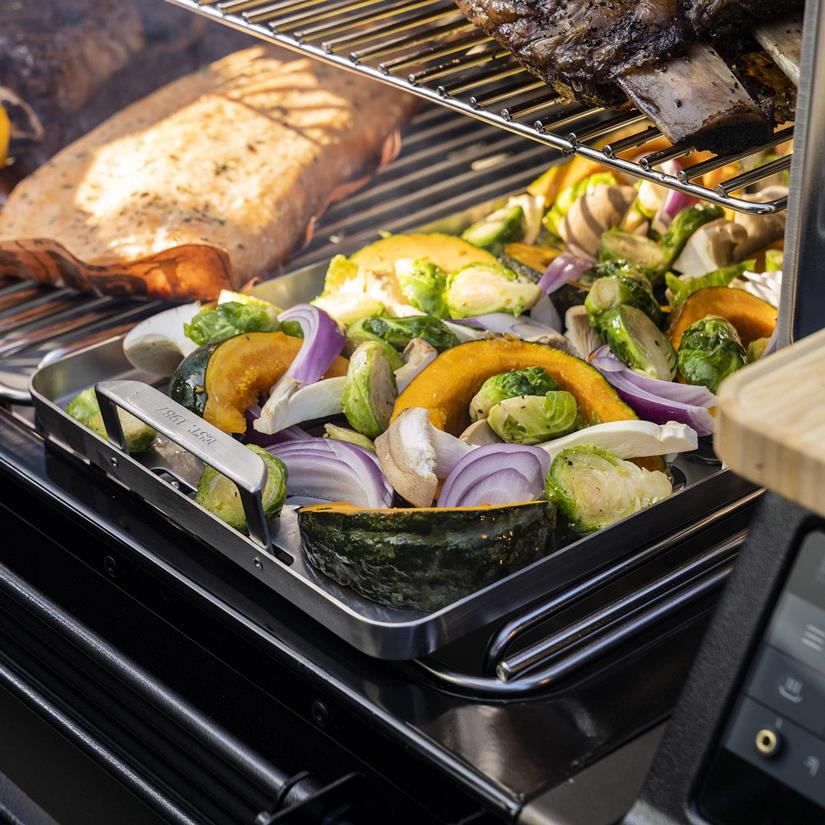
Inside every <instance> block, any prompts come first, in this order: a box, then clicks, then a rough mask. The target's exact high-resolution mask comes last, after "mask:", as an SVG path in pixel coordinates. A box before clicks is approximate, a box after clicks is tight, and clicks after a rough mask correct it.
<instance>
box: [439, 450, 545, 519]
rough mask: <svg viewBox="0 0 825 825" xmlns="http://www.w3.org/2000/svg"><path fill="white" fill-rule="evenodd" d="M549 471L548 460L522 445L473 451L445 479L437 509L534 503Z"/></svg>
mask: <svg viewBox="0 0 825 825" xmlns="http://www.w3.org/2000/svg"><path fill="white" fill-rule="evenodd" d="M549 469H550V456H549V455H548V454H547V453H546V452H545V451H544V450H542V449H540V448H538V447H531V446H527V445H525V444H487V445H485V446H483V447H476V449H474V450H472V451H471V452H469V453H468V454H467V455H466V456H464V458H462V459H461V461H459V462H458V464H456V465H455V467H454V468H453V471H452V472H451V473H450V475H449V476H447V479H446V481H445V482H444V486H443V487H442V489H441V494H440V495H439V497H438V502H437V506H438V507H476V506H478V505H481V504H517V503H519V502H522V501H534V500H535V499H537V498H541V496H542V495H543V491H544V478H545V476H546V475H547V471H548V470H549ZM499 477H501V478H499ZM502 479H503V480H502Z"/></svg>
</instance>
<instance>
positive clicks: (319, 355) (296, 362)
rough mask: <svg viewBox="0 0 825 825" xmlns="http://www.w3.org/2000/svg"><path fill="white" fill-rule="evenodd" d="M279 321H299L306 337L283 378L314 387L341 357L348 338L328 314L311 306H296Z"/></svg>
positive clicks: (279, 318) (280, 317) (282, 314)
mask: <svg viewBox="0 0 825 825" xmlns="http://www.w3.org/2000/svg"><path fill="white" fill-rule="evenodd" d="M278 320H279V321H280V322H281V323H283V322H284V321H296V322H297V323H298V324H299V325H300V327H301V331H302V332H303V334H304V341H303V344H302V345H301V349H300V350H299V351H298V354H297V355H296V356H295V358H294V359H293V361H292V363H291V364H290V365H289V369H288V370H287V371H286V373H285V375H284V377H285V378H294V379H295V380H296V381H299V382H300V383H302V384H314V383H315V382H316V381H317V380H318V379H319V378H321V376H323V375H324V373H325V372H326V371H327V370H328V369H329V368H330V367H331V366H332V362H333V361H334V360H335V357H336V356H337V355H340V354H341V350H342V349H343V348H344V344H345V343H346V340H347V339H346V336H345V335H344V333H343V332H341V330H340V329H339V327H338V324H336V323H335V321H333V320H332V318H330V316H329V315H327V313H326V312H324V311H323V310H322V309H318V307H314V306H311V305H310V304H296V305H295V306H294V307H292V308H291V309H287V310H286V311H284V312H282V313H281V314H280V315H279V316H278Z"/></svg>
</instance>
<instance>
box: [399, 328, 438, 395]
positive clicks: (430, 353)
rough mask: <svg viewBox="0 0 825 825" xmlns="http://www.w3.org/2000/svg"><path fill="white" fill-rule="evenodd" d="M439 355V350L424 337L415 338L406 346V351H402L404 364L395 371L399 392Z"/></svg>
mask: <svg viewBox="0 0 825 825" xmlns="http://www.w3.org/2000/svg"><path fill="white" fill-rule="evenodd" d="M437 357H438V350H436V348H435V347H434V346H433V345H432V344H429V343H428V342H427V341H425V340H424V339H423V338H413V339H412V341H410V343H409V344H407V346H406V347H404V352H402V353H401V360H402V361H403V362H404V363H403V366H400V367H399V368H398V369H397V370H396V371H395V383H396V385H397V386H398V392H401V391H402V390H403V389H405V388H406V387H407V385H408V384H409V383H410V381H412V380H413V378H415V376H416V375H418V373H419V372H421V370H423V369H424V367H426V366H427V364H431V363H432V362H433V361H434V360H435V359H436V358H437Z"/></svg>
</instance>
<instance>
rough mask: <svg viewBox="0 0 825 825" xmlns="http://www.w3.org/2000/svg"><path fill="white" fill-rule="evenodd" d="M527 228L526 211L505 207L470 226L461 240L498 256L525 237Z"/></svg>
mask: <svg viewBox="0 0 825 825" xmlns="http://www.w3.org/2000/svg"><path fill="white" fill-rule="evenodd" d="M525 226H526V223H525V219H524V210H523V209H522V208H521V207H520V206H505V207H502V208H501V209H497V210H496V211H495V212H493V213H492V214H491V215H488V216H487V217H486V218H484V220H481V221H478V223H474V224H473V225H472V226H468V227H467V228H466V229H465V230H464V231H463V232H462V233H461V239H462V240H464V241H467V243H471V244H472V245H473V246H477V247H479V248H481V249H486V250H487V251H488V252H491V253H492V254H493V255H498V254H499V253H500V252H501V251H502V250H503V249H504V245H505V244H508V243H511V242H513V241H520V240H521V239H522V238H523V237H524V230H525Z"/></svg>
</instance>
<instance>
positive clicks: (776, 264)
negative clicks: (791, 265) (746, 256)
mask: <svg viewBox="0 0 825 825" xmlns="http://www.w3.org/2000/svg"><path fill="white" fill-rule="evenodd" d="M784 257H785V252H784V250H782V249H766V250H765V271H766V272H781V271H782V262H783V259H784Z"/></svg>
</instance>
